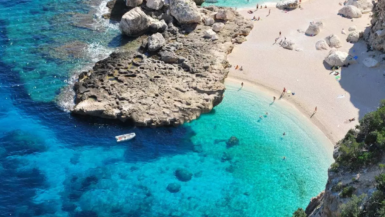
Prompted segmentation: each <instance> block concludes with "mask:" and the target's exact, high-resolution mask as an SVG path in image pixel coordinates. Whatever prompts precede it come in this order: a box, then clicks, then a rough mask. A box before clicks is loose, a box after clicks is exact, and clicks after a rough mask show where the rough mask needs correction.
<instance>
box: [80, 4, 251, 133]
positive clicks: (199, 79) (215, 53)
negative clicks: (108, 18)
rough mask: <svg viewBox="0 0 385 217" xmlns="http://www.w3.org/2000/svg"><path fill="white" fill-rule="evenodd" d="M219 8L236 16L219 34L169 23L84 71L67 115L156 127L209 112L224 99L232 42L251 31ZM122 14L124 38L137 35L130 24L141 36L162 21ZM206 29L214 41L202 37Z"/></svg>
mask: <svg viewBox="0 0 385 217" xmlns="http://www.w3.org/2000/svg"><path fill="white" fill-rule="evenodd" d="M193 5H194V7H196V6H195V4H194V3H193ZM219 10H225V11H226V10H229V11H230V12H231V13H233V14H234V16H235V18H234V20H233V21H230V20H229V21H227V22H226V23H225V24H224V25H223V28H222V30H221V31H220V32H218V33H215V32H214V31H212V27H211V26H206V25H203V24H198V25H196V24H194V25H186V24H184V25H176V26H174V25H173V23H169V24H168V26H167V28H166V29H165V30H164V32H163V33H162V34H160V33H155V34H153V35H150V36H147V35H143V36H140V37H138V38H136V39H135V41H140V42H141V43H140V42H138V44H141V46H140V49H139V51H138V52H133V51H130V52H127V51H126V52H125V51H122V52H121V53H113V54H111V55H110V57H108V58H107V59H105V60H102V61H99V62H98V63H96V64H95V66H94V67H93V69H92V70H90V71H87V72H83V73H82V74H81V75H80V76H79V80H78V82H77V83H76V84H75V87H74V89H75V93H76V98H75V104H76V105H75V107H74V108H73V110H72V113H75V114H81V115H90V116H97V117H101V118H107V119H118V120H120V121H130V122H133V123H134V124H135V125H137V126H151V127H157V126H166V125H180V124H183V123H184V122H188V121H191V120H194V119H196V118H197V117H199V115H200V114H202V113H206V112H210V111H211V110H212V109H213V107H214V106H216V105H218V104H219V103H220V102H221V101H222V98H223V93H224V90H225V86H224V84H223V81H224V79H225V78H226V76H227V74H228V72H229V71H228V67H229V63H228V62H227V60H226V57H227V54H229V53H230V52H231V51H232V49H233V47H234V45H233V44H232V43H231V41H232V40H234V42H236V40H242V39H244V38H245V36H246V35H247V34H248V33H249V32H250V30H251V28H253V24H252V23H251V22H250V21H248V20H245V19H244V18H243V17H242V16H241V15H240V14H239V13H237V12H235V11H234V10H233V9H219ZM132 11H134V12H135V13H133V12H132ZM216 11H218V8H217V7H208V8H201V9H199V17H201V16H202V17H209V16H214V14H215V12H216ZM150 13H152V12H149V14H150ZM127 14H128V15H127ZM127 14H126V15H124V17H123V19H122V22H121V23H124V24H122V26H123V25H126V26H127V28H122V32H123V33H124V34H126V35H129V36H132V35H134V34H135V35H136V33H137V32H138V30H137V29H134V28H131V27H133V26H141V27H143V28H141V31H142V32H143V31H145V29H146V28H147V29H148V30H151V29H152V27H151V26H152V25H153V24H154V23H158V22H161V23H163V24H165V23H166V21H165V20H157V19H155V18H151V17H150V16H149V15H146V14H145V12H144V11H142V10H141V9H140V8H135V9H132V10H131V11H129V12H127ZM127 17H129V18H127ZM158 17H166V16H163V15H162V16H158ZM143 20H144V21H143ZM127 23H130V24H132V25H128V24H127ZM149 23H151V24H149ZM142 24H143V25H142ZM163 24H162V25H163ZM126 26H123V27H126ZM148 26H150V27H148ZM177 26H178V27H177ZM144 27H146V28H144ZM154 29H156V28H155V27H154ZM207 31H211V32H213V33H214V34H215V37H213V36H212V37H211V38H209V39H206V38H205V37H204V36H205V33H206V32H207ZM147 32H151V31H147ZM213 39H214V40H213ZM238 42H240V41H238Z"/></svg>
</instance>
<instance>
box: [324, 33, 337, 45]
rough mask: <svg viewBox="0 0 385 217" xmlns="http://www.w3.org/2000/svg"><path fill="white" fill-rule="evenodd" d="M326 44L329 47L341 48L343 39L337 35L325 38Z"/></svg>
mask: <svg viewBox="0 0 385 217" xmlns="http://www.w3.org/2000/svg"><path fill="white" fill-rule="evenodd" d="M325 41H326V43H328V45H329V47H331V48H333V47H335V48H339V47H341V39H340V38H339V37H338V36H337V35H334V34H333V35H329V36H328V37H326V38H325Z"/></svg>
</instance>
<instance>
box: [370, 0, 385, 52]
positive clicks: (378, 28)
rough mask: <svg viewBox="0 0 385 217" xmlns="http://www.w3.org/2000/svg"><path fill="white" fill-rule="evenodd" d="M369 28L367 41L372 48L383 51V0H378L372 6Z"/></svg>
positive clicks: (384, 30)
mask: <svg viewBox="0 0 385 217" xmlns="http://www.w3.org/2000/svg"><path fill="white" fill-rule="evenodd" d="M371 24H372V26H371V28H370V30H369V29H368V32H367V33H366V34H367V38H368V39H367V41H368V44H369V45H370V47H371V48H372V49H374V50H379V51H385V1H384V0H379V1H378V2H377V3H376V4H375V6H374V8H373V16H372V21H371Z"/></svg>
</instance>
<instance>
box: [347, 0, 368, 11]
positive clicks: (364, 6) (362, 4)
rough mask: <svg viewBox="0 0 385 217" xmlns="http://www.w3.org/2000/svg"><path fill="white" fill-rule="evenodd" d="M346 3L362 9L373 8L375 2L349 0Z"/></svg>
mask: <svg viewBox="0 0 385 217" xmlns="http://www.w3.org/2000/svg"><path fill="white" fill-rule="evenodd" d="M346 5H353V6H355V7H357V8H358V9H360V10H361V11H364V10H371V9H372V8H373V3H372V1H371V0H348V2H347V3H346Z"/></svg>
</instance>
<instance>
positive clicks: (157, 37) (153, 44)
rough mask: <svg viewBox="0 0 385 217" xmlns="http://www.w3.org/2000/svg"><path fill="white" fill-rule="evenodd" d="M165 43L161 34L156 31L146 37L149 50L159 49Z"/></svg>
mask: <svg viewBox="0 0 385 217" xmlns="http://www.w3.org/2000/svg"><path fill="white" fill-rule="evenodd" d="M165 44H166V40H165V39H164V38H163V35H162V34H160V33H156V34H153V35H151V36H150V37H148V44H147V46H148V50H149V51H151V52H154V51H157V50H159V49H161V48H162V47H163V46H164V45H165Z"/></svg>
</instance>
